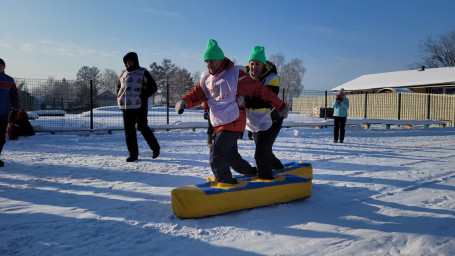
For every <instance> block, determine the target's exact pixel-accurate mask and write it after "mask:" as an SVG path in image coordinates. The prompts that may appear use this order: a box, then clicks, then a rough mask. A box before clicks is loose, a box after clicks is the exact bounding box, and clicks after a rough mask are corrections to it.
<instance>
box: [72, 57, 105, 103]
mask: <svg viewBox="0 0 455 256" xmlns="http://www.w3.org/2000/svg"><path fill="white" fill-rule="evenodd" d="M90 80H92V84H93V96H96V95H98V93H99V88H98V85H99V83H100V82H101V74H100V70H99V69H98V68H97V67H91V68H90V67H87V66H83V67H82V68H80V69H79V71H78V72H77V74H76V82H75V83H76V84H75V85H76V87H77V90H78V91H77V99H76V102H77V103H80V106H81V108H85V109H87V108H88V106H90Z"/></svg>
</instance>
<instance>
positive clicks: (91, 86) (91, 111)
mask: <svg viewBox="0 0 455 256" xmlns="http://www.w3.org/2000/svg"><path fill="white" fill-rule="evenodd" d="M81 107H82V106H81ZM90 130H93V81H92V80H90Z"/></svg>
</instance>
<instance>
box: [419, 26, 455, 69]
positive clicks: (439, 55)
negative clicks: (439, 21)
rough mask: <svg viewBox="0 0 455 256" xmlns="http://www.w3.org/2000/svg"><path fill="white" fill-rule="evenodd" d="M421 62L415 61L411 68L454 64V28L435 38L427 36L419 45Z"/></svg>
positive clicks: (450, 65) (452, 65)
mask: <svg viewBox="0 0 455 256" xmlns="http://www.w3.org/2000/svg"><path fill="white" fill-rule="evenodd" d="M419 48H420V51H421V52H422V56H423V57H422V59H423V63H415V64H412V65H411V68H416V67H421V66H426V67H430V68H437V67H454V66H455V30H452V31H450V32H448V33H447V34H443V35H440V36H439V37H438V38H437V39H433V38H431V37H428V38H427V39H426V40H425V41H423V42H422V43H420V45H419Z"/></svg>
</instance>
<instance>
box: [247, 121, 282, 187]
mask: <svg viewBox="0 0 455 256" xmlns="http://www.w3.org/2000/svg"><path fill="white" fill-rule="evenodd" d="M282 124H283V119H282V118H281V119H280V120H278V121H277V122H273V124H272V126H271V127H270V128H269V129H268V130H265V131H259V132H253V139H254V143H255V144H256V151H255V153H254V159H255V160H256V165H257V169H258V177H259V178H263V179H273V173H272V169H274V170H278V169H283V168H284V166H283V164H282V163H281V161H280V160H279V159H278V158H277V157H276V156H275V155H274V154H273V152H272V147H273V143H275V140H276V137H278V134H279V133H280V130H281V125H282Z"/></svg>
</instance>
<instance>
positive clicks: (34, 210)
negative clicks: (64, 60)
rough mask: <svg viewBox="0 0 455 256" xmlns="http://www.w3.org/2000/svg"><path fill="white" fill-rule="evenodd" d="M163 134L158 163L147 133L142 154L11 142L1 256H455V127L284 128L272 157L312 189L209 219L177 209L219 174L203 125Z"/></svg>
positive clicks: (78, 144)
mask: <svg viewBox="0 0 455 256" xmlns="http://www.w3.org/2000/svg"><path fill="white" fill-rule="evenodd" d="M199 116H201V115H199ZM291 119H292V117H291ZM292 120H296V118H295V117H294V119H292ZM155 134H156V136H157V138H158V140H159V142H160V144H161V148H162V151H161V155H160V156H159V158H157V159H152V152H151V151H150V150H149V149H148V148H147V145H146V143H145V141H144V140H143V138H142V136H141V135H140V134H138V139H139V147H140V159H139V161H138V162H135V163H126V162H125V158H126V157H127V155H128V153H127V150H126V146H125V142H124V135H123V133H122V132H121V131H118V132H114V133H113V134H112V135H101V136H100V135H90V136H78V135H50V134H49V133H38V134H37V135H36V136H33V137H28V138H21V139H20V140H18V141H8V142H7V144H6V145H5V147H4V150H3V154H2V156H1V159H2V160H4V161H5V166H4V167H3V168H0V255H173V256H174V255H454V254H455V212H454V209H455V171H454V170H455V169H454V166H455V129H454V128H442V129H441V128H430V129H421V128H418V129H412V130H406V129H403V128H395V129H390V130H386V129H383V128H382V127H372V128H371V129H369V130H364V129H362V128H361V127H350V128H348V130H347V135H346V139H345V142H346V143H344V144H334V143H332V130H331V129H321V130H317V129H313V128H289V129H283V130H282V131H281V134H280V136H279V137H278V139H277V141H276V143H275V147H274V152H275V154H276V155H277V156H278V157H279V158H280V159H281V160H282V161H283V163H287V162H292V161H299V160H302V161H304V162H308V163H311V164H312V166H313V171H314V180H313V194H312V197H310V198H307V199H304V200H299V201H296V202H292V203H286V204H280V205H273V206H268V207H262V208H256V209H251V210H244V211H239V212H233V213H228V214H223V215H219V216H212V217H206V218H200V219H179V218H178V217H176V216H175V215H174V214H173V212H172V208H171V195H170V191H171V190H172V189H173V188H176V187H180V186H185V185H189V184H197V183H203V182H205V178H206V177H208V176H211V171H210V167H209V155H208V152H209V150H208V148H207V147H206V145H205V142H206V134H205V130H203V129H198V130H196V131H195V132H191V131H189V130H171V131H164V130H163V131H161V130H160V131H157V132H156V133H155ZM244 137H245V139H244V140H239V151H240V153H241V154H242V156H243V157H244V158H245V159H247V160H248V161H250V162H251V163H252V164H254V158H253V156H254V143H253V142H252V141H250V140H247V139H246V138H247V136H246V134H245V136H244Z"/></svg>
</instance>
